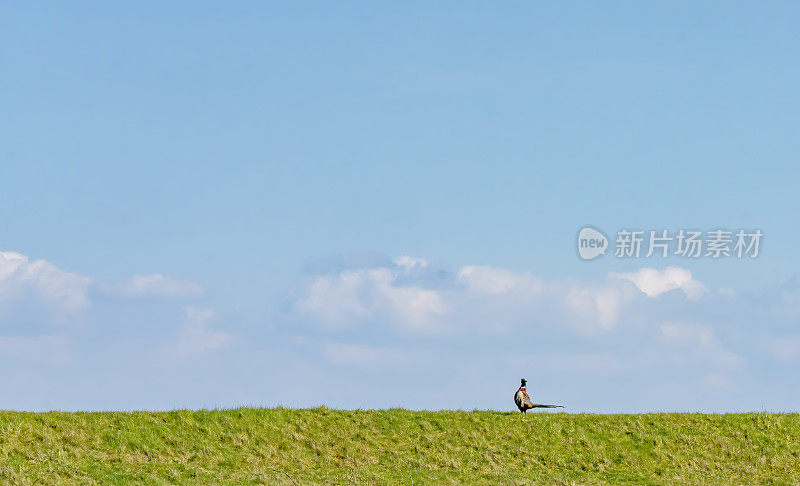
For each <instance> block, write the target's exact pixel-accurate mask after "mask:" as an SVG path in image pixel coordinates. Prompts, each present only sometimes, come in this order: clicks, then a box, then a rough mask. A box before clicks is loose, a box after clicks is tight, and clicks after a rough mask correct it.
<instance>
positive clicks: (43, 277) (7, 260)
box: [0, 251, 91, 315]
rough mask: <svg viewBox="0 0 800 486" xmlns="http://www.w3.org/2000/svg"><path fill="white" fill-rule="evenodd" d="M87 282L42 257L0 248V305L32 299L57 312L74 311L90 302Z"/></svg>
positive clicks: (82, 277)
mask: <svg viewBox="0 0 800 486" xmlns="http://www.w3.org/2000/svg"><path fill="white" fill-rule="evenodd" d="M90 284H91V279H89V278H88V277H84V276H82V275H78V274H75V273H70V272H66V271H64V270H61V269H60V268H58V267H56V266H55V265H53V264H52V263H49V262H46V261H44V260H34V261H32V262H31V261H29V260H28V257H27V256H25V255H22V254H20V253H15V252H10V251H8V252H0V308H2V307H8V306H10V305H13V304H16V303H22V302H26V301H27V302H29V301H30V300H32V301H33V302H35V303H36V304H37V305H44V306H46V307H47V308H48V309H49V310H50V311H51V312H52V313H54V314H56V315H63V314H71V313H75V312H77V311H80V310H82V309H83V308H85V307H87V306H88V305H89V296H88V288H89V285H90Z"/></svg>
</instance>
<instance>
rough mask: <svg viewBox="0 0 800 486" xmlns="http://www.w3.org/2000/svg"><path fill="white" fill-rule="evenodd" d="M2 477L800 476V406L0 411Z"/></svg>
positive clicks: (648, 479) (505, 479)
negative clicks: (636, 411)
mask: <svg viewBox="0 0 800 486" xmlns="http://www.w3.org/2000/svg"><path fill="white" fill-rule="evenodd" d="M0 482H2V483H9V482H11V483H23V484H32V483H53V482H69V483H79V484H91V483H142V482H144V483H151V484H161V483H271V484H307V483H351V482H357V483H379V484H386V483H389V484H394V483H404V484H412V483H413V484H423V483H450V482H452V483H505V484H514V483H519V484H530V483H532V482H540V483H545V484H572V483H577V484H586V483H589V484H597V483H621V482H628V483H636V484H686V483H690V484H691V483H693V484H756V483H769V484H800V416H798V414H767V413H752V414H731V415H705V414H647V415H588V414H581V415H570V414H530V413H529V414H527V415H525V416H523V415H521V414H518V413H505V412H411V411H407V410H386V411H335V410H330V409H326V408H319V409H310V410H291V409H282V408H278V409H236V410H220V411H175V412H158V413H156V412H134V413H121V412H109V413H62V412H51V413H42V414H36V413H19V412H0Z"/></svg>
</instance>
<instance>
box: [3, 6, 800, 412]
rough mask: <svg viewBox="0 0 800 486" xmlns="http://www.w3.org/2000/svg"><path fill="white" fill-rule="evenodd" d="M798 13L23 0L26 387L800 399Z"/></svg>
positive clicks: (52, 391) (89, 405)
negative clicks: (588, 236) (586, 229)
mask: <svg viewBox="0 0 800 486" xmlns="http://www.w3.org/2000/svg"><path fill="white" fill-rule="evenodd" d="M798 20H800V6H798V5H796V4H793V3H790V2H767V3H760V4H751V3H745V2H733V3H731V2H725V3H722V2H711V3H704V4H702V5H698V4H696V3H693V2H670V3H668V4H660V5H658V4H656V5H654V4H642V3H640V2H615V3H614V4H599V3H592V2H566V3H565V2H557V3H556V2H553V3H546V4H541V3H537V4H529V3H522V2H519V3H510V4H503V5H497V4H491V5H489V4H481V3H477V2H475V3H473V2H438V3H435V4H431V3H428V2H411V3H408V2H405V3H403V4H402V6H401V5H387V4H375V3H370V2H361V3H346V4H338V5H333V4H328V3H321V2H320V3H317V2H308V3H292V4H272V5H267V4H264V3H261V2H238V3H236V4H235V5H232V4H212V3H210V2H199V3H198V2H192V3H189V2H172V3H169V4H164V3H160V2H136V3H135V4H115V5H112V4H109V3H107V2H73V3H70V4H68V5H67V4H63V3H57V2H36V3H16V4H12V3H10V2H6V3H2V4H0V106H2V113H3V116H0V168H1V169H2V172H1V174H2V181H3V189H2V191H0V251H2V252H3V253H2V254H0V363H1V364H2V367H0V386H1V387H2V388H3V389H4V390H5V393H4V394H3V395H4V398H3V400H2V401H0V408H16V409H31V410H44V409H136V408H176V407H193V408H197V407H215V406H237V405H265V406H272V405H279V404H283V405H289V406H313V405H319V404H326V405H328V406H332V407H347V408H358V407H361V408H373V407H390V406H404V407H411V408H427V409H440V408H445V409H453V408H463V409H472V408H493V409H511V408H512V407H513V402H512V395H513V392H514V390H515V389H516V386H517V385H518V383H519V379H520V378H522V377H525V378H527V379H528V380H529V387H530V389H531V390H532V392H533V395H534V398H535V401H542V402H555V403H562V404H564V405H567V407H568V408H567V410H568V411H589V412H594V411H599V412H608V411H643V410H704V411H738V410H759V409H768V410H797V403H798V400H800V390H797V389H796V387H793V386H791V384H794V383H797V382H798V380H800V278H797V277H795V275H796V274H797V272H798V270H800V252H798V251H797V245H798V242H800V225H798V223H797V221H798V218H797V207H798V205H797V201H796V198H797V196H796V194H797V186H798V183H799V182H800V169H798V168H797V163H796V160H797V153H798V149H799V148H800V137H798V134H797V131H798V126H800V123H798V121H800V120H798V118H799V117H800V91H798V89H797V86H800V63H798V62H797V52H798V48H800V33H798V31H797V29H796V24H797V21H798ZM585 225H592V226H593V227H596V228H599V229H602V230H603V231H604V232H605V234H606V235H608V236H609V237H610V238H612V240H613V238H614V236H615V234H616V232H617V231H618V230H619V229H623V228H635V229H643V230H650V229H652V230H659V231H660V230H669V231H670V232H672V233H675V232H677V231H678V230H679V229H698V230H702V231H710V230H713V229H717V228H727V229H730V230H738V229H745V230H753V229H756V228H758V229H760V230H761V231H762V232H763V234H764V237H763V241H762V242H761V243H762V244H761V248H760V254H759V256H758V257H757V258H743V259H738V258H723V259H719V260H716V259H712V258H698V259H687V258H679V257H675V256H671V257H669V258H666V259H662V258H658V257H652V258H638V259H633V258H628V259H624V258H615V257H613V255H611V254H607V255H605V256H603V257H601V258H598V259H596V260H592V261H583V260H581V259H580V258H579V257H578V255H577V252H576V241H575V240H576V236H577V233H578V231H579V230H580V228H582V227H583V226H585ZM612 245H613V241H612ZM612 252H613V249H612ZM454 391H455V392H454Z"/></svg>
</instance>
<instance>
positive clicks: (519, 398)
mask: <svg viewBox="0 0 800 486" xmlns="http://www.w3.org/2000/svg"><path fill="white" fill-rule="evenodd" d="M526 385H527V380H525V379H524V378H523V379H522V384H521V385H520V387H519V389H518V390H517V393H515V394H514V403H516V404H517V408H518V409H519V411H520V412H522V413H525V412H527V411H528V410H530V409H532V408H564V407H563V406H561V405H543V404H541V403H533V402H532V401H531V396H530V395H528V387H527V386H526Z"/></svg>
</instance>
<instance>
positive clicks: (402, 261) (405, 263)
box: [393, 255, 428, 270]
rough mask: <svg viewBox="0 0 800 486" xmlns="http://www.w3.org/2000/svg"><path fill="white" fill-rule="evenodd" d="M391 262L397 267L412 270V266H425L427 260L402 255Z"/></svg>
mask: <svg viewBox="0 0 800 486" xmlns="http://www.w3.org/2000/svg"><path fill="white" fill-rule="evenodd" d="M393 263H394V264H395V265H397V266H398V267H403V268H405V269H406V270H412V269H414V268H426V267H427V266H428V261H427V260H425V259H424V258H414V257H410V256H408V255H402V256H399V257H397V258H395V259H394V261H393Z"/></svg>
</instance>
